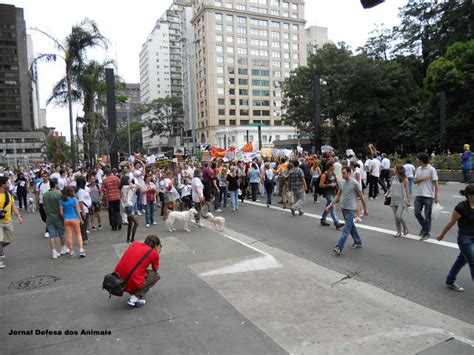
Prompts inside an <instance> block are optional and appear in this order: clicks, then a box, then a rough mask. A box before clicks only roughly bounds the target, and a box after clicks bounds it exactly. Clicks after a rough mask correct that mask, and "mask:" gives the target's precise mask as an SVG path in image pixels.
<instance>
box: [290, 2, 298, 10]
mask: <svg viewBox="0 0 474 355" xmlns="http://www.w3.org/2000/svg"><path fill="white" fill-rule="evenodd" d="M291 9H292V10H293V11H298V4H294V3H292V4H291Z"/></svg>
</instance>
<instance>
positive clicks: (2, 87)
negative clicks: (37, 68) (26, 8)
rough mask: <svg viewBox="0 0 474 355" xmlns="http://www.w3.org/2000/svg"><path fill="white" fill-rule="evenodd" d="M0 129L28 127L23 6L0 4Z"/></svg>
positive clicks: (28, 98)
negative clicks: (21, 7)
mask: <svg viewBox="0 0 474 355" xmlns="http://www.w3.org/2000/svg"><path fill="white" fill-rule="evenodd" d="M0 38H2V40H1V41H0V92H2V95H1V96H0V127H1V128H0V129H1V130H27V131H29V130H31V129H34V120H33V115H32V113H31V108H30V81H29V77H28V55H27V39H26V25H25V20H24V17H23V9H20V8H17V7H15V6H13V5H4V4H0Z"/></svg>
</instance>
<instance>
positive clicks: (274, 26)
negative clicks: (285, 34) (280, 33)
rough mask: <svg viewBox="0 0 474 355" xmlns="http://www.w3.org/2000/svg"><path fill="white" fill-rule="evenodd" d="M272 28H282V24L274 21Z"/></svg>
mask: <svg viewBox="0 0 474 355" xmlns="http://www.w3.org/2000/svg"><path fill="white" fill-rule="evenodd" d="M272 28H280V22H277V21H272Z"/></svg>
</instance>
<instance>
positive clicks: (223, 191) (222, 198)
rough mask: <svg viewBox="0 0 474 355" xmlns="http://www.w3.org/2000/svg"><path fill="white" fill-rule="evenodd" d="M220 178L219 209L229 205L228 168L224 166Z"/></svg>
mask: <svg viewBox="0 0 474 355" xmlns="http://www.w3.org/2000/svg"><path fill="white" fill-rule="evenodd" d="M218 180H219V209H220V208H221V206H222V208H226V207H227V168H225V167H222V169H221V172H220V174H219V175H218Z"/></svg>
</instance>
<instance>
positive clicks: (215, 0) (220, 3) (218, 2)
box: [214, 0, 222, 7]
mask: <svg viewBox="0 0 474 355" xmlns="http://www.w3.org/2000/svg"><path fill="white" fill-rule="evenodd" d="M214 5H215V6H221V7H222V0H214Z"/></svg>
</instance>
